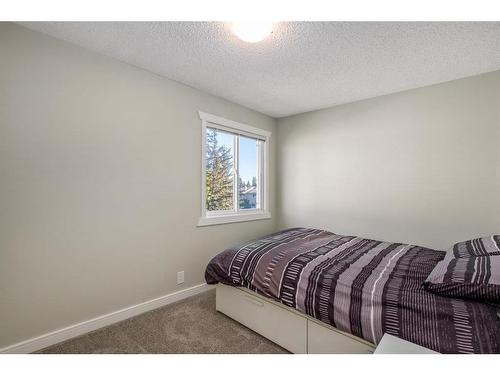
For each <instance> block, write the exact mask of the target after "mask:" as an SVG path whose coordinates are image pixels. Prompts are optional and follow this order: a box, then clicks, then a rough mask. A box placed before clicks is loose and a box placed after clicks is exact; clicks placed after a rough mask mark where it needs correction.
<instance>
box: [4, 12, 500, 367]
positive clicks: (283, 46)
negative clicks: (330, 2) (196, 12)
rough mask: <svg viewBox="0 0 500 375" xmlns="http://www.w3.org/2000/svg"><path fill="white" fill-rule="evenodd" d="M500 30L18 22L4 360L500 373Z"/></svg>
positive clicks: (401, 24)
mask: <svg viewBox="0 0 500 375" xmlns="http://www.w3.org/2000/svg"><path fill="white" fill-rule="evenodd" d="M491 14H493V16H492V15H490V18H488V19H487V20H485V19H484V17H482V18H481V19H480V20H481V21H482V22H473V21H478V19H472V20H470V21H469V20H467V21H463V20H462V21H457V22H416V21H420V19H418V20H416V21H407V20H405V19H400V20H399V21H398V22H387V21H384V20H376V21H377V22H351V21H339V20H335V21H327V20H323V21H321V22H319V21H315V22H312V21H311V22H307V21H279V22H257V21H250V22H243V21H242V22H236V21H235V22H229V21H227V22H226V21H224V22H222V21H220V22H218V21H189V22H188V21H181V22H168V21H163V22H158V21H153V20H148V21H142V22H118V21H109V22H96V21H97V20H95V21H89V20H86V21H85V22H56V21H58V20H52V21H45V22H28V21H26V20H27V18H22V17H19V16H18V17H13V19H12V20H11V21H12V22H1V23H0V55H1V63H0V87H1V89H0V90H1V91H0V104H1V112H0V175H1V176H2V184H1V186H0V207H1V215H0V258H1V259H0V275H1V276H0V277H1V282H0V297H1V299H2V302H1V308H0V352H1V353H3V354H10V353H44V354H47V355H48V354H57V353H68V354H76V353H82V354H97V353H105V354H112V353H137V354H146V353H158V354H173V353H176V354H180V353H189V354H201V353H217V354H230V353H240V354H243V353H249V354H271V353H273V354H277V353H284V354H290V353H297V354H307V353H308V354H315V353H325V354H347V353H353V354H361V353H376V354H379V353H382V354H384V353H405V354H409V353H435V352H439V353H457V354H458V353H495V354H498V353H500V322H499V317H498V310H497V307H498V305H500V209H499V208H500V194H499V192H500V148H499V147H498V144H499V140H500V105H499V103H500V48H499V47H500V22H499V21H495V13H494V12H491ZM496 16H498V14H496ZM283 17H284V16H283ZM491 17H493V19H491ZM105 18H106V17H105ZM153 18H154V17H153ZM181 18H182V17H181ZM284 18H285V17H284ZM403 18H404V17H403ZM423 18H425V19H429V20H430V19H431V18H430V17H428V18H426V17H423ZM496 18H497V19H498V17H496ZM20 19H23V22H21V21H19V20H20ZM43 19H47V17H43V16H41V17H40V18H39V19H38V20H43ZM61 19H73V18H72V17H71V16H68V17H66V18H65V17H62V18H61ZM61 19H59V21H60V20H61ZM183 19H186V18H185V17H184V18H183ZM216 19H217V18H216ZM219 19H221V18H219ZM344 19H348V17H346V18H344ZM365 19H367V18H366V17H365ZM385 19H388V18H385ZM13 21H15V22H13ZM259 32H261V33H260V34H259ZM2 357H3V356H2ZM30 357H36V356H30ZM50 357H51V358H53V357H57V356H50ZM274 357H278V356H273V358H274ZM284 357H285V358H286V357H291V356H290V355H285V356H284ZM367 357H373V358H375V356H367ZM494 357H495V358H496V357H498V356H494ZM426 358H427V356H426ZM365 361H366V360H365Z"/></svg>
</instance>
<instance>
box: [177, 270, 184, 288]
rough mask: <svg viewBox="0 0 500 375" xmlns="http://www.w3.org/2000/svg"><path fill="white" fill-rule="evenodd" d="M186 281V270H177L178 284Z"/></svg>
mask: <svg viewBox="0 0 500 375" xmlns="http://www.w3.org/2000/svg"><path fill="white" fill-rule="evenodd" d="M183 282H184V271H179V272H177V285H179V284H182V283H183Z"/></svg>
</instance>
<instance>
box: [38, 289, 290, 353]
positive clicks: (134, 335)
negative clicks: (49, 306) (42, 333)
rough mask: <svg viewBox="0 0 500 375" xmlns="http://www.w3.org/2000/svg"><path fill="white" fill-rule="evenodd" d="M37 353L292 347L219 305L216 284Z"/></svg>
mask: <svg viewBox="0 0 500 375" xmlns="http://www.w3.org/2000/svg"><path fill="white" fill-rule="evenodd" d="M37 353H41V354H83V353H88V354H97V353H103V354H104V353H110V354H111V353H139V354H140V353H220V354H222V353H242V354H243V353H248V354H259V353H262V354H266V353H288V352H287V351H286V350H285V349H283V348H281V347H280V346H278V345H276V344H274V343H273V342H271V341H269V340H267V339H266V338H264V337H262V336H260V335H258V334H257V333H255V332H253V331H251V330H249V329H248V328H246V327H245V326H243V325H241V324H240V323H238V322H236V321H234V320H232V319H231V318H229V317H227V316H225V315H224V314H221V313H220V312H217V311H215V290H211V291H208V292H205V293H201V294H198V295H196V296H193V297H190V298H187V299H185V300H182V301H179V302H176V303H173V304H171V305H167V306H164V307H162V308H159V309H156V310H153V311H149V312H147V313H144V314H141V315H138V316H135V317H133V318H130V319H127V320H124V321H122V322H119V323H116V324H113V325H111V326H107V327H104V328H101V329H99V330H97V331H93V332H90V333H88V334H85V335H83V336H79V337H76V338H73V339H70V340H68V341H64V342H62V343H59V344H56V345H54V346H51V347H48V348H45V349H42V350H40V351H38V352H37Z"/></svg>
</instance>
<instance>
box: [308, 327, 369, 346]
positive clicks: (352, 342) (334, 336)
mask: <svg viewBox="0 0 500 375" xmlns="http://www.w3.org/2000/svg"><path fill="white" fill-rule="evenodd" d="M307 324H308V326H307V332H308V337H307V352H308V353H310V354H371V353H373V351H374V350H375V349H374V347H373V346H370V345H368V344H367V343H365V342H363V341H361V340H357V339H356V338H355V337H353V336H351V335H348V334H344V333H340V332H338V331H337V330H333V329H330V328H327V327H325V326H323V325H321V324H318V323H315V322H313V321H311V320H308V321H307Z"/></svg>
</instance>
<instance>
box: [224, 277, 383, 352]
mask: <svg viewBox="0 0 500 375" xmlns="http://www.w3.org/2000/svg"><path fill="white" fill-rule="evenodd" d="M227 288H229V289H227ZM223 289H225V290H229V291H231V292H232V293H235V296H237V295H241V296H245V295H246V296H251V299H254V300H256V301H258V302H257V303H260V304H262V306H264V305H265V304H267V305H272V306H274V307H277V308H278V309H279V311H280V314H284V315H283V316H286V317H292V316H299V317H301V318H303V319H304V320H306V321H307V327H309V326H310V325H311V324H313V325H314V327H315V332H317V333H319V336H321V337H319V341H322V340H323V339H324V338H325V337H327V338H328V337H330V338H331V337H332V336H333V337H335V336H336V337H338V338H340V339H341V340H336V339H334V340H333V341H337V342H340V341H343V344H345V343H347V345H348V346H350V347H355V348H358V350H357V351H356V352H355V353H356V354H359V353H361V352H362V353H367V351H365V350H364V349H365V348H367V349H369V352H370V353H373V351H374V350H375V345H374V344H372V343H371V342H368V341H366V340H363V339H361V338H359V337H356V336H354V335H351V334H349V333H347V332H343V331H341V330H338V329H336V328H334V327H332V326H330V325H328V324H326V323H324V322H321V321H319V320H317V319H314V318H313V317H311V316H309V315H306V314H304V313H302V312H300V311H298V310H296V309H293V308H291V307H288V306H285V305H283V304H281V303H279V302H276V301H274V300H272V299H270V298H266V297H264V296H262V295H259V294H257V293H255V292H253V291H251V290H250V289H247V288H240V287H233V286H228V285H225V284H221V283H219V284H217V286H216V291H217V294H216V298H217V301H216V308H217V311H220V312H221V313H223V314H225V315H227V316H229V317H230V318H232V319H234V320H236V321H238V322H239V323H241V324H243V325H244V326H247V327H248V328H250V329H252V328H251V327H250V326H251V325H253V324H252V323H259V325H260V326H262V321H259V322H257V321H255V319H258V318H255V317H254V316H252V314H248V313H246V311H245V309H246V308H245V306H242V305H241V301H238V300H236V299H235V300H234V303H231V309H237V310H238V313H239V314H234V312H231V311H230V309H229V308H228V309H226V308H225V306H224V303H220V302H221V301H219V293H220V292H222V291H223ZM226 297H227V296H226ZM230 298H231V297H230ZM243 298H245V297H243ZM254 303H255V302H254ZM236 315H242V316H244V319H245V320H247V322H249V323H250V324H248V323H246V322H244V321H242V319H238V317H237V316H236ZM275 329H276V327H275V326H272V325H271V324H269V325H268V326H266V327H265V328H264V330H262V329H261V330H260V331H259V332H257V331H256V332H257V333H259V334H260V335H262V336H264V337H266V338H268V339H269V340H271V341H273V342H275V343H276V344H278V345H280V346H283V345H281V344H280V343H278V342H277V341H276V340H273V336H274V333H275V332H274V330H275ZM306 329H307V330H308V331H309V329H308V328H306ZM297 331H300V329H297ZM309 336H310V332H306V340H307V341H306V342H305V343H304V345H303V346H305V347H306V348H309V342H308V341H310V337H309ZM298 340H300V339H298ZM325 342H328V344H329V345H331V342H332V340H327V341H325ZM315 344H316V346H317V345H318V343H317V342H316V343H315ZM341 345H342V344H341ZM285 349H287V348H285ZM359 349H360V350H361V351H360V350H359ZM307 351H308V352H309V349H307ZM300 353H302V352H300ZM303 353H305V352H303ZM309 353H310V354H313V353H346V351H345V349H344V348H338V349H336V348H334V347H323V348H320V350H315V351H314V352H309ZM353 353H354V352H353Z"/></svg>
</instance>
